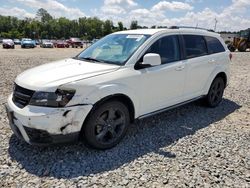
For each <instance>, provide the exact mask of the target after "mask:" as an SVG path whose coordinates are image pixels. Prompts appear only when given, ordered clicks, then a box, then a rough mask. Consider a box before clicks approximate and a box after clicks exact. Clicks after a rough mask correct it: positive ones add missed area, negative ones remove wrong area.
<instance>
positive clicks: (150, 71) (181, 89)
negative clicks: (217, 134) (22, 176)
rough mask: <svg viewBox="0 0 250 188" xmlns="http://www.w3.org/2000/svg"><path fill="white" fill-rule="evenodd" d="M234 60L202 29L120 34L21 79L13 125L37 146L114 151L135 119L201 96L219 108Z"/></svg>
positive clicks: (10, 107)
mask: <svg viewBox="0 0 250 188" xmlns="http://www.w3.org/2000/svg"><path fill="white" fill-rule="evenodd" d="M231 57H232V56H231V54H230V52H229V50H228V49H227V47H226V46H225V44H224V42H223V40H222V39H221V38H220V36H219V34H216V33H214V32H209V31H205V30H201V29H187V28H186V29H183V28H178V27H174V28H173V29H142V30H130V31H121V32H117V33H113V34H110V35H108V36H106V37H104V38H102V39H100V40H98V41H97V42H95V43H94V44H93V45H91V46H90V47H89V48H87V49H85V50H84V51H83V52H82V53H80V54H79V55H77V56H76V57H74V58H69V59H65V60H61V61H56V62H53V63H49V64H45V65H41V66H38V67H36V68H32V69H30V70H27V71H25V72H23V73H22V74H20V75H18V76H17V78H16V79H15V87H14V90H13V93H12V94H11V95H10V96H9V98H8V104H7V106H6V108H7V112H8V117H9V120H10V125H11V128H12V130H13V131H14V133H15V134H16V135H17V136H18V137H19V138H21V139H23V140H25V141H26V142H28V143H30V144H38V145H44V144H45V145H47V144H52V143H59V142H69V141H76V140H79V139H84V141H85V143H86V144H87V145H88V146H90V147H93V148H97V149H107V148H111V147H113V146H115V145H116V144H117V143H118V142H119V141H120V140H121V139H122V138H123V137H124V135H125V133H126V130H127V129H128V127H129V125H130V123H131V122H132V121H134V120H135V119H141V118H144V117H148V116H151V115H154V114H156V113H159V112H162V111H164V110H167V109H170V108H173V107H176V106H179V105H182V104H186V103H188V102H191V101H194V100H197V99H201V98H203V100H204V101H205V102H206V104H207V105H208V106H209V107H216V106H217V105H219V103H220V102H221V101H222V96H223V92H224V89H225V88H226V86H227V84H228V79H229V65H230V59H231ZM204 115H205V114H204Z"/></svg>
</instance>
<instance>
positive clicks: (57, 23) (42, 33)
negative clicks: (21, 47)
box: [0, 8, 139, 40]
mask: <svg viewBox="0 0 250 188" xmlns="http://www.w3.org/2000/svg"><path fill="white" fill-rule="evenodd" d="M138 27H139V26H138V23H137V21H132V22H131V26H130V29H136V28H138ZM126 29H127V28H126V27H124V25H123V23H122V22H118V23H117V26H114V23H113V22H112V21H111V20H105V21H102V20H100V19H99V18H97V17H81V18H78V19H75V20H70V19H67V18H65V17H60V18H53V17H52V16H51V15H50V14H49V13H48V12H47V11H46V10H45V9H43V8H41V9H39V10H38V11H37V13H36V17H35V18H33V19H32V18H25V19H18V18H17V17H12V16H2V15H0V38H23V37H28V38H36V39H37V38H41V39H42V38H44V39H45V38H46V39H67V38H70V37H79V38H81V39H85V40H92V39H94V38H101V37H103V36H105V35H107V34H110V33H112V32H115V31H122V30H126Z"/></svg>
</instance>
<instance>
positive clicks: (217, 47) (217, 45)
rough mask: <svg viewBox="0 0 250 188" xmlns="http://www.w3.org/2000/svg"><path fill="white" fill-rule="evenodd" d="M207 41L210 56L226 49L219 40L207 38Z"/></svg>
mask: <svg viewBox="0 0 250 188" xmlns="http://www.w3.org/2000/svg"><path fill="white" fill-rule="evenodd" d="M205 40H206V41H207V48H208V53H209V54H214V53H220V52H224V51H225V48H224V47H223V45H222V44H221V42H220V41H219V40H218V39H217V38H215V37H208V36H205Z"/></svg>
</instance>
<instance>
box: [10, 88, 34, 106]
mask: <svg viewBox="0 0 250 188" xmlns="http://www.w3.org/2000/svg"><path fill="white" fill-rule="evenodd" d="M34 92H35V91H32V90H29V89H25V88H23V87H21V86H19V85H17V84H15V87H14V91H13V98H12V100H13V102H14V103H15V105H16V106H18V107H19V108H24V107H25V106H27V105H28V104H29V102H30V99H31V97H32V95H33V94H34Z"/></svg>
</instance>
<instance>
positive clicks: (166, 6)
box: [152, 1, 193, 11]
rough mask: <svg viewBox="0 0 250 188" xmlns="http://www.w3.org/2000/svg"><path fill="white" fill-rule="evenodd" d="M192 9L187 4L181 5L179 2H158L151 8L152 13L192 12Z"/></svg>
mask: <svg viewBox="0 0 250 188" xmlns="http://www.w3.org/2000/svg"><path fill="white" fill-rule="evenodd" d="M192 9H193V7H192V6H191V5H189V4H188V3H183V2H179V1H172V2H168V1H160V2H159V3H157V4H156V5H154V6H153V7H152V11H166V10H171V11H180V10H192Z"/></svg>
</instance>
